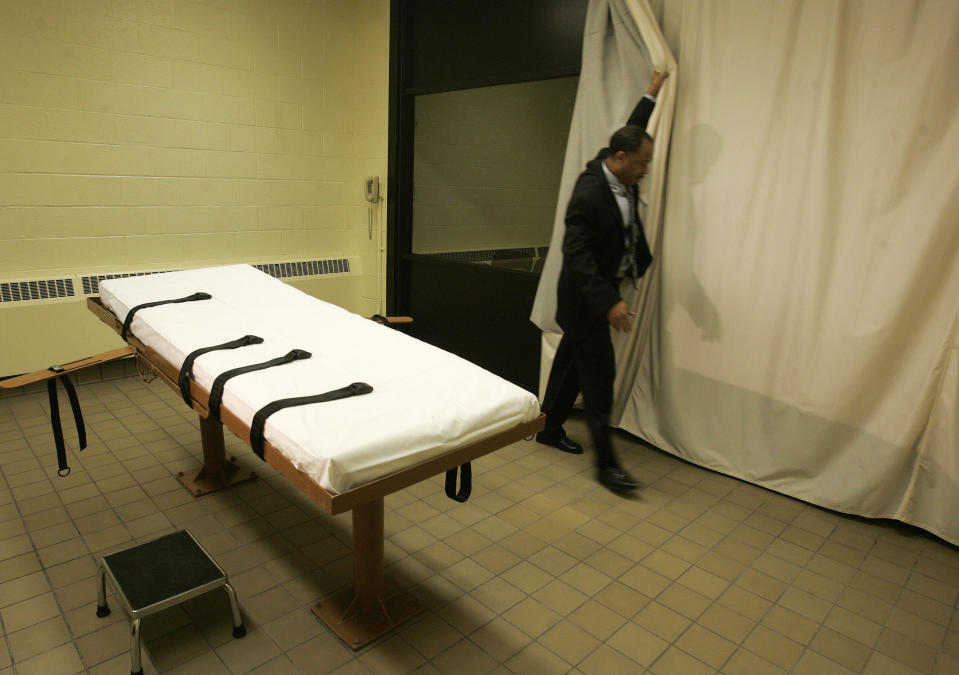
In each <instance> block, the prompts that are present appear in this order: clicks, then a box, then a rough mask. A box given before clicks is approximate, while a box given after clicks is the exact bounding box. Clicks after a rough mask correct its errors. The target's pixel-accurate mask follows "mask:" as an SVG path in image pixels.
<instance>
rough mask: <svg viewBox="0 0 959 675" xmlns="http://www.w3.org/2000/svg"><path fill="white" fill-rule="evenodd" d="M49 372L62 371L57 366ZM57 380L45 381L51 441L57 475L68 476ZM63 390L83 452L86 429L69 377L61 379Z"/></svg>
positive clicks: (68, 468) (56, 378)
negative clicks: (48, 404) (54, 445)
mask: <svg viewBox="0 0 959 675" xmlns="http://www.w3.org/2000/svg"><path fill="white" fill-rule="evenodd" d="M58 369H59V370H58ZM50 370H52V371H53V372H55V373H56V372H60V371H62V370H63V369H62V368H60V367H59V366H51V367H50ZM59 379H61V378H59V377H54V378H51V379H49V380H47V395H48V397H49V400H50V425H51V426H52V427H53V440H54V442H55V443H56V444H57V466H58V468H57V473H58V474H59V475H61V476H67V475H69V474H70V467H69V466H67V446H66V443H64V440H63V425H62V424H61V423H60V401H59V399H58V398H57V380H59ZM63 388H64V389H65V390H66V392H67V397H69V399H70V407H71V408H72V409H73V421H74V422H75V423H76V425H77V436H78V440H79V442H80V449H81V450H83V449H84V448H86V447H87V429H86V427H85V426H84V424H83V413H82V412H80V399H79V398H77V390H76V389H74V388H73V383H72V382H71V381H70V378H69V377H64V378H63Z"/></svg>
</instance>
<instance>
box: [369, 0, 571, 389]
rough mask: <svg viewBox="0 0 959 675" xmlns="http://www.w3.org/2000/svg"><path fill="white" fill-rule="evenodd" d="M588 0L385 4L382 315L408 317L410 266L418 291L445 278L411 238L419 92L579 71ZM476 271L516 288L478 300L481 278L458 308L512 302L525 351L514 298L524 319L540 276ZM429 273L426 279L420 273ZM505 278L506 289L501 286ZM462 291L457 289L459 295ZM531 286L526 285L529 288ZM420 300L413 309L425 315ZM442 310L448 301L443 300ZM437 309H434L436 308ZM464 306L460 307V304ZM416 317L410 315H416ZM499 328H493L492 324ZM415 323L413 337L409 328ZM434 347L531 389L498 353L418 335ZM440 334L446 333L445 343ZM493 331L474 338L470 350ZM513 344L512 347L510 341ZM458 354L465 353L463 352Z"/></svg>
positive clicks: (525, 327)
mask: <svg viewBox="0 0 959 675" xmlns="http://www.w3.org/2000/svg"><path fill="white" fill-rule="evenodd" d="M587 3H588V0H523V1H522V2H516V1H515V0H455V1H452V2H451V1H450V0H393V1H392V2H391V5H390V85H389V87H390V91H389V139H388V149H389V157H388V173H387V181H388V186H389V189H388V195H387V203H386V213H387V252H386V280H387V281H386V307H387V312H389V313H390V314H400V315H402V314H410V313H411V308H412V307H413V304H414V303H413V302H412V301H411V292H412V290H413V286H414V284H413V276H412V275H413V270H414V268H416V284H415V285H416V286H417V287H418V288H420V289H422V288H423V287H424V286H423V284H424V279H425V278H428V275H430V274H432V273H434V272H435V273H436V274H438V275H440V276H437V282H439V281H440V279H443V280H445V281H446V282H447V283H449V281H450V280H451V279H452V278H454V277H455V276H456V275H455V274H453V276H452V277H451V276H450V275H451V271H450V269H448V268H446V267H443V266H437V265H436V264H435V261H430V262H427V261H426V260H425V259H424V257H423V256H417V255H416V254H414V253H413V252H412V241H413V141H414V134H415V103H416V97H417V96H419V95H421V94H428V93H438V92H444V91H455V90H459V89H472V88H477V87H485V86H494V85H502V84H513V83H517V82H530V81H535V80H545V79H551V78H556V77H570V76H576V75H579V71H580V64H581V52H582V36H583V27H584V25H585V20H586V6H587ZM484 273H488V274H494V275H496V274H499V275H506V276H505V277H502V278H500V277H497V279H496V283H495V284H492V286H496V287H497V288H499V289H500V292H501V293H502V292H503V288H505V287H510V288H513V289H515V292H514V293H511V294H510V295H509V297H507V298H502V296H500V298H495V299H494V298H491V297H476V296H477V295H482V294H483V292H484V291H483V287H484V286H485V284H481V285H480V286H479V287H478V288H476V289H475V290H470V291H469V293H470V294H471V295H473V297H471V298H469V297H468V298H464V302H463V304H464V307H469V306H480V307H485V308H486V309H487V310H488V309H490V308H493V307H496V304H495V303H496V302H507V303H510V302H511V303H513V304H516V305H517V306H516V307H512V306H511V307H504V311H505V312H506V313H507V314H508V315H509V316H511V317H513V319H512V321H513V323H515V327H514V328H515V330H516V331H517V332H518V333H524V332H525V333H528V334H526V335H525V337H523V339H522V340H521V342H522V343H523V345H525V346H524V347H522V348H521V349H523V350H525V351H526V352H528V351H530V347H529V344H530V335H532V333H530V332H529V331H530V330H531V324H529V321H528V320H526V321H524V320H521V319H519V318H518V317H520V316H521V315H522V311H521V308H520V307H519V303H525V305H526V310H525V311H526V312H527V313H526V316H528V309H529V306H530V304H531V299H530V298H531V293H535V286H536V284H537V283H538V278H537V277H533V276H532V275H525V276H524V275H522V274H517V273H515V272H511V271H509V270H497V269H486V270H484ZM424 275H427V276H424ZM467 278H469V279H475V278H477V277H476V270H466V269H464V271H463V277H462V281H463V283H466V280H467ZM504 284H506V286H504ZM463 288H464V287H462V286H460V287H458V289H457V290H458V291H459V292H462V289H463ZM530 289H532V291H531V290H530ZM423 302H424V299H423V298H420V302H419V304H418V307H417V309H418V311H419V312H420V313H423V312H427V313H428V312H429V311H430V310H431V309H432V307H433V305H429V306H427V307H426V308H424V305H423ZM442 305H443V307H444V311H449V308H450V303H442ZM436 309H437V311H439V306H438V305H437V306H436ZM464 311H466V310H464ZM415 318H416V317H414V321H415ZM464 320H469V317H468V316H466V315H464V316H450V317H449V321H451V322H461V321H464ZM441 323H442V322H440V321H438V320H437V317H431V318H430V320H427V321H424V324H425V325H429V326H431V327H432V328H431V330H432V331H437V330H441V329H440V326H441ZM414 325H415V324H414ZM502 328H503V326H502V324H500V329H502ZM415 331H416V329H414V334H416V332H415ZM417 336H418V337H421V338H422V339H425V340H427V341H429V342H433V343H434V344H437V345H438V346H440V347H444V348H447V347H449V348H451V350H452V351H454V352H456V353H459V354H460V356H463V357H464V358H467V359H471V360H474V361H476V362H477V363H479V365H483V366H485V367H488V368H490V369H492V370H494V372H497V370H499V371H500V372H498V374H499V375H501V376H503V377H506V378H507V379H510V380H513V381H514V382H517V384H520V385H521V386H525V387H526V388H529V389H534V390H535V386H536V385H535V382H532V383H531V382H530V379H531V378H530V377H529V373H528V372H526V373H525V374H521V375H517V374H515V373H511V372H508V371H510V370H511V368H510V367H509V366H508V365H503V364H502V363H501V360H500V359H498V358H492V360H487V362H484V358H483V356H482V355H481V354H478V353H469V352H471V349H470V348H469V346H466V347H464V346H463V342H462V340H458V339H456V338H455V336H453V335H452V334H451V335H441V334H438V333H437V334H435V335H434V334H432V333H431V334H429V335H426V334H422V335H417ZM447 338H448V339H447ZM492 339H493V338H492V335H488V336H484V335H482V334H477V336H476V345H477V346H476V349H477V350H480V351H481V347H480V346H481V345H482V344H484V342H490V341H491V340H492ZM517 349H520V347H517ZM464 350H465V353H464ZM514 360H515V361H516V362H517V363H518V362H525V361H529V360H533V361H534V362H535V367H536V368H538V363H539V358H538V348H537V349H534V350H533V353H532V354H517V355H516V356H515V357H514Z"/></svg>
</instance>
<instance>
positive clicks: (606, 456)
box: [542, 321, 618, 469]
mask: <svg viewBox="0 0 959 675" xmlns="http://www.w3.org/2000/svg"><path fill="white" fill-rule="evenodd" d="M615 377H616V357H615V354H614V353H613V342H612V340H611V339H610V336H609V324H608V323H606V322H605V321H604V322H603V323H601V324H599V323H598V324H597V325H596V326H594V327H590V328H589V329H588V330H586V331H584V332H578V333H576V334H573V335H571V334H570V333H568V332H567V333H565V334H564V335H563V339H562V340H561V341H560V343H559V348H558V349H557V350H556V358H555V359H554V360H553V369H552V370H551V371H550V373H549V382H548V383H547V385H546V394H545V395H544V396H543V408H542V410H543V412H544V413H546V429H545V431H546V432H547V433H557V432H559V429H560V427H561V426H562V425H563V423H564V422H566V419H567V418H568V417H569V413H570V411H571V410H572V409H573V404H574V403H575V402H576V397H577V395H578V394H579V392H580V391H582V392H583V404H584V412H585V413H586V424H587V425H588V426H589V432H590V435H591V436H592V438H593V445H594V446H595V447H596V465H597V466H598V467H599V468H600V469H605V468H607V467H614V466H618V464H617V462H616V457H615V456H614V455H613V444H612V440H611V439H610V433H609V415H610V412H611V410H612V407H613V380H614V379H615Z"/></svg>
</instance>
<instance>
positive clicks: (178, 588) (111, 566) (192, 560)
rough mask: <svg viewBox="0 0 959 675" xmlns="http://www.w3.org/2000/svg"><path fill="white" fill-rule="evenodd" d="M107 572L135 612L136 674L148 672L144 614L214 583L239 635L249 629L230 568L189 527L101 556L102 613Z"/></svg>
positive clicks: (126, 606)
mask: <svg viewBox="0 0 959 675" xmlns="http://www.w3.org/2000/svg"><path fill="white" fill-rule="evenodd" d="M106 577H110V583H111V585H112V586H113V588H114V589H116V592H117V599H118V600H119V601H120V604H121V605H123V608H124V609H125V610H126V611H127V614H129V615H130V623H131V631H130V658H131V661H132V667H131V669H130V672H131V673H132V674H133V675H143V667H142V665H141V664H140V619H142V618H143V617H145V616H149V615H150V614H156V613H157V612H160V611H162V610H164V609H168V608H169V607H173V606H175V605H179V604H180V603H181V602H184V601H185V600H189V599H190V598H195V597H196V596H198V595H202V594H203V593H206V592H207V591H212V590H213V589H214V588H220V587H223V589H224V590H225V591H226V594H227V596H228V597H229V598H230V607H231V609H232V610H233V637H235V638H241V637H243V636H244V635H246V628H244V626H243V620H242V619H241V618H240V608H239V606H238V605H237V602H236V593H235V592H234V591H233V587H232V586H230V584H229V583H228V582H227V577H226V572H224V571H223V568H221V567H220V566H219V565H217V564H216V561H214V560H213V558H211V557H210V555H209V554H208V553H207V552H206V551H204V550H203V547H202V546H200V545H199V544H198V543H197V541H196V539H194V538H193V535H192V534H190V532H189V531H188V530H180V531H179V532H174V533H172V534H167V535H164V536H162V537H158V538H156V539H153V540H151V541H148V542H146V543H143V544H138V545H137V546H133V547H131V548H128V549H125V550H123V551H118V552H117V553H111V554H110V555H107V556H103V557H102V558H100V565H99V568H98V570H97V616H99V617H104V616H107V615H108V614H109V613H110V607H109V606H108V605H107V595H106Z"/></svg>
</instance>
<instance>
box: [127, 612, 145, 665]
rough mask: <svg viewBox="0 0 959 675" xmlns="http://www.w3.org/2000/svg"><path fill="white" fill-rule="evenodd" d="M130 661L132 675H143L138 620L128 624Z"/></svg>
mask: <svg viewBox="0 0 959 675" xmlns="http://www.w3.org/2000/svg"><path fill="white" fill-rule="evenodd" d="M130 659H131V661H132V665H131V667H130V673H131V674H132V675H143V666H142V665H141V664H140V619H139V618H136V619H133V620H132V621H131V622H130Z"/></svg>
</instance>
